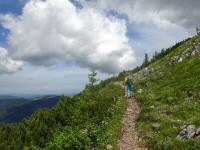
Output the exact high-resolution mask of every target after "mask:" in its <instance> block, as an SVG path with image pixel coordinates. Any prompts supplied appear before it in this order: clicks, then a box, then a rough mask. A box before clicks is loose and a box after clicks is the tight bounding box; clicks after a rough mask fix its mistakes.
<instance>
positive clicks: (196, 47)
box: [171, 42, 200, 65]
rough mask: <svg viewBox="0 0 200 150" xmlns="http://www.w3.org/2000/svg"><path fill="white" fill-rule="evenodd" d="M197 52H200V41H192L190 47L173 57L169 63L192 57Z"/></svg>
mask: <svg viewBox="0 0 200 150" xmlns="http://www.w3.org/2000/svg"><path fill="white" fill-rule="evenodd" d="M197 54H200V43H199V42H193V43H192V46H191V47H189V48H187V49H186V50H185V51H183V52H182V53H181V54H180V55H179V56H175V57H173V58H172V60H171V64H173V65H174V64H177V63H180V62H182V61H183V60H184V59H186V58H189V57H194V56H196V55H197Z"/></svg>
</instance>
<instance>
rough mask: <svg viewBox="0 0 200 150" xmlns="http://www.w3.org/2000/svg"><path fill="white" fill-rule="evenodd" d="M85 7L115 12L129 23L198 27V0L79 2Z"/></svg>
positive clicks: (199, 23)
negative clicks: (123, 15) (124, 16)
mask: <svg viewBox="0 0 200 150" xmlns="http://www.w3.org/2000/svg"><path fill="white" fill-rule="evenodd" d="M80 1H81V2H82V3H83V4H84V5H85V6H87V5H88V6H90V7H96V8H98V9H101V10H105V9H107V10H109V9H112V10H116V11H118V12H120V13H124V14H126V15H127V16H128V17H129V19H130V21H133V22H137V23H147V24H149V23H154V24H155V25H157V26H160V27H169V26H180V27H184V28H186V29H189V30H191V29H193V28H194V27H196V26H200V9H199V6H200V1H199V0H153V1H152V0H123V1H122V0H109V1H102V0H96V1H86V0H80Z"/></svg>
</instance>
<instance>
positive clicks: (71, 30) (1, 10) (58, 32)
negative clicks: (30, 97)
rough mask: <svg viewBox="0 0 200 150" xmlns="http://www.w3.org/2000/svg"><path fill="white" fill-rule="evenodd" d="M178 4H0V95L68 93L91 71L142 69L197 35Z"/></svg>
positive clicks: (102, 74) (9, 0) (17, 0)
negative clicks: (156, 55) (148, 59)
mask: <svg viewBox="0 0 200 150" xmlns="http://www.w3.org/2000/svg"><path fill="white" fill-rule="evenodd" d="M136 1H137V0H136ZM178 1H179V0H177V1H170V2H169V4H168V5H169V6H167V7H165V5H166V4H165V1H163V2H162V1H155V2H154V3H151V4H150V5H145V6H144V5H143V2H141V1H139V2H138V3H137V5H136V3H135V2H134V1H130V0H125V1H123V2H122V1H119V0H110V1H104V2H103V1H99V0H96V1H84V0H80V1H78V0H76V1H74V0H72V1H70V2H68V1H67V0H60V1H57V2H56V0H46V1H35V0H30V2H28V1H26V0H5V1H0V16H1V19H0V23H1V26H0V58H1V59H2V60H0V94H10V95H23V94H73V93H77V92H79V91H81V90H82V89H83V88H84V86H85V84H86V83H87V82H88V80H87V74H88V73H89V72H90V70H91V69H96V70H98V71H99V76H98V78H100V79H105V78H106V77H109V76H111V75H115V74H117V73H119V72H120V71H121V70H123V69H131V68H134V67H136V66H137V65H140V64H141V63H142V61H143V56H144V53H148V54H149V55H150V56H151V55H152V54H153V53H154V52H155V51H160V50H161V49H162V48H168V47H169V46H172V45H173V44H174V43H176V42H177V41H180V40H183V39H185V38H187V37H188V36H192V35H193V34H194V31H193V28H194V27H195V26H196V25H197V24H198V23H199V22H198V21H196V20H198V17H199V16H195V17H196V19H193V16H192V14H193V13H191V16H187V15H184V16H185V18H184V17H182V15H181V16H180V13H184V10H183V7H184V6H187V3H188V2H186V1H184V2H183V3H182V4H181V5H183V6H180V5H178V4H179V3H178ZM54 3H55V5H54ZM146 3H148V1H146ZM196 3H198V2H197V1H196ZM196 3H195V0H194V4H196ZM63 4H64V5H63ZM65 4H66V5H65ZM160 8H162V9H160ZM190 9H191V10H190ZM22 10H23V11H22ZM142 10H143V11H142ZM193 10H194V11H195V12H196V11H199V10H198V7H195V5H194V6H193V7H188V11H191V12H192V11H193ZM155 12H156V13H155ZM166 12H170V13H166ZM174 12H177V13H174ZM8 14H9V15H8ZM170 15H171V16H170ZM41 18H42V19H41ZM182 20H184V22H183V21H182ZM181 22H183V23H181ZM8 39H9V40H8ZM1 51H2V56H1ZM3 52H4V55H3ZM5 53H6V55H5ZM8 60H12V62H11V63H10V62H9V63H8Z"/></svg>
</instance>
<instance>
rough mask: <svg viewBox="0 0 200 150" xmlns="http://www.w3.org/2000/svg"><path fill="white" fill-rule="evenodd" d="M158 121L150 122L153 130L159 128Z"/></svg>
mask: <svg viewBox="0 0 200 150" xmlns="http://www.w3.org/2000/svg"><path fill="white" fill-rule="evenodd" d="M160 126H161V125H160V123H154V124H152V128H153V129H154V130H155V129H159V128H160Z"/></svg>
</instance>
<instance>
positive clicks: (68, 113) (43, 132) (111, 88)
mask: <svg viewBox="0 0 200 150" xmlns="http://www.w3.org/2000/svg"><path fill="white" fill-rule="evenodd" d="M93 73H94V72H93ZM92 78H93V79H95V81H96V75H92ZM93 81H94V80H91V81H90V83H91V84H92V85H91V86H93V88H94V89H95V90H93V88H91V87H90V88H86V89H85V90H83V91H82V92H81V93H80V94H77V95H76V96H74V97H66V96H62V97H61V99H60V102H59V104H58V105H57V106H56V107H54V108H52V109H40V110H38V111H36V112H35V113H33V114H32V116H31V117H29V118H26V119H25V120H23V121H22V122H21V123H19V124H6V125H4V126H2V127H1V128H0V149H2V150H23V149H24V150H30V149H35V150H37V149H38V150H55V149H56V150H68V149H69V150H78V149H82V150H84V149H85V150H88V149H102V150H103V149H106V147H107V146H109V147H111V148H113V149H116V147H117V139H118V135H119V132H120V129H121V123H120V122H121V119H122V115H123V112H124V110H125V108H126V101H124V100H123V99H122V96H123V94H124V91H123V88H122V87H121V86H119V85H116V84H114V83H113V82H111V81H112V79H111V80H106V81H102V82H101V83H100V84H97V85H94V83H95V82H93Z"/></svg>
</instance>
